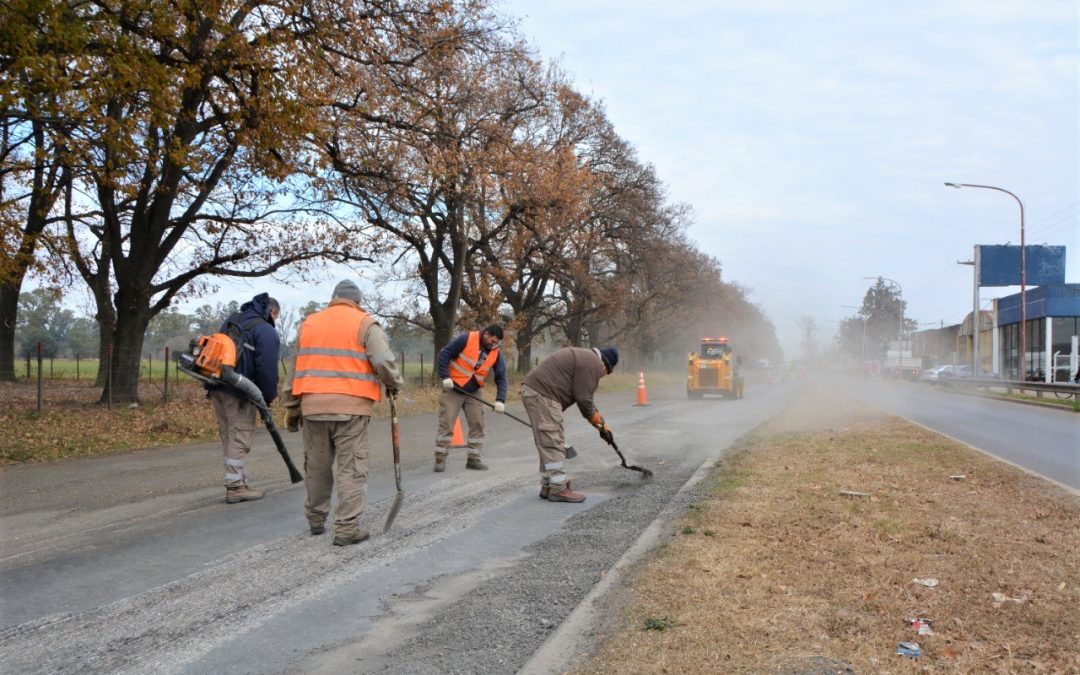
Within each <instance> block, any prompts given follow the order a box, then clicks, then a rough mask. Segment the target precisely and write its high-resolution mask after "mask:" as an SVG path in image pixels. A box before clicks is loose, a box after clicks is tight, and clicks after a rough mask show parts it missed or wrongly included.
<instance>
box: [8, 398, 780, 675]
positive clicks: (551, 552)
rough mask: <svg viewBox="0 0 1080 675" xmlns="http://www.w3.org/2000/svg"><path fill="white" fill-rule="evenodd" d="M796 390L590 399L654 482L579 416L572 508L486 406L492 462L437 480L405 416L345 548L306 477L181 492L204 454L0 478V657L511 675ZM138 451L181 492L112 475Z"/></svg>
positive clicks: (88, 666) (73, 668)
mask: <svg viewBox="0 0 1080 675" xmlns="http://www.w3.org/2000/svg"><path fill="white" fill-rule="evenodd" d="M792 393H793V392H792V388H791V387H790V386H786V385H785V386H773V387H760V388H759V390H758V392H757V393H756V394H755V392H754V388H753V387H751V388H750V389H748V392H747V398H746V399H744V400H742V401H719V400H706V401H702V402H688V401H686V400H685V399H684V398H683V395H682V392H679V391H675V390H672V391H668V392H664V391H653V392H650V395H651V399H652V402H653V405H652V406H650V407H647V408H635V407H633V406H631V405H630V403H631V401H632V396H633V393H632V392H630V393H625V394H614V395H609V396H607V397H604V398H602V399H601V401H600V404H601V408H602V409H603V410H604V412H605V416H606V417H607V418H608V419H609V420H610V421H611V423H612V425H613V427H614V428H615V430H616V434H617V435H618V437H619V439H620V447H622V448H623V450H624V453H625V454H626V455H627V459H628V461H629V462H630V463H637V464H642V465H645V466H648V467H650V468H652V469H653V470H654V471H655V476H654V478H653V479H652V480H648V481H643V480H641V478H640V476H639V474H637V473H635V472H630V471H627V470H625V469H622V468H620V467H618V465H617V458H616V457H615V455H614V453H613V452H611V451H610V449H608V448H605V447H603V446H602V444H601V443H600V442H599V440H597V439H596V437H595V432H593V431H592V430H591V429H588V427H587V425H584V424H583V423H581V422H579V421H577V420H571V421H570V423H569V427H568V428H569V430H570V438H569V439H568V440H569V441H570V442H572V443H573V444H574V445H575V446H576V447H577V448H578V451H579V453H580V456H579V457H578V458H577V459H575V460H574V461H573V462H572V463H571V469H572V474H573V476H574V481H575V487H576V488H578V489H580V490H582V491H584V492H585V493H586V494H588V495H589V499H588V500H587V501H586V502H585V503H584V504H554V503H548V502H546V501H544V500H541V499H538V498H537V476H536V461H537V460H536V456H535V451H534V450H533V449H532V448H531V444H529V443H528V441H529V440H530V439H528V437H527V436H524V438H523V434H522V432H521V430H520V429H519V428H517V426H516V425H514V424H513V423H512V422H510V421H507V420H506V419H505V418H497V417H495V416H493V415H492V416H489V418H488V419H489V421H490V423H489V427H490V428H489V432H488V437H489V444H488V448H487V449H486V450H485V457H486V461H488V462H489V463H490V464H491V465H492V466H493V469H492V470H491V471H488V472H483V473H478V472H471V471H470V472H466V471H465V470H464V468H463V466H459V465H458V464H461V465H463V464H464V457H460V458H458V457H456V456H452V458H451V464H450V467H449V469H448V471H447V472H446V473H445V474H433V473H432V472H431V469H430V461H431V459H430V457H431V454H430V453H431V450H430V449H429V448H430V443H431V440H430V439H431V435H432V433H433V428H432V427H433V422H432V420H431V419H430V418H425V417H419V418H412V419H406V420H404V423H403V447H404V448H406V455H405V458H404V466H405V469H406V471H405V477H404V484H405V492H406V498H405V502H404V506H403V508H402V510H401V513H400V514H399V516H398V518H397V520H396V521H395V524H394V528H393V529H392V530H391V531H390V532H389V533H386V534H382V533H381V529H382V523H383V519H384V518H385V515H386V510H387V509H388V508H389V505H390V502H391V498H392V496H393V479H392V476H391V474H389V473H388V472H387V466H386V464H385V461H383V462H382V463H381V464H379V463H376V466H375V468H374V472H373V475H372V478H371V484H370V503H369V507H368V509H367V511H366V512H365V515H364V522H363V523H362V524H363V526H365V527H368V528H369V529H371V530H372V531H373V532H375V533H376V535H375V536H374V537H373V538H372V540H371V541H369V542H366V543H363V544H360V545H358V546H350V547H344V548H342V547H333V546H331V545H330V535H325V536H323V537H311V536H309V535H308V534H307V532H306V527H305V523H304V521H303V517H302V501H303V491H302V488H297V487H293V486H289V485H288V483H287V481H285V480H282V479H280V478H279V479H277V480H276V481H266V482H261V483H260V486H265V487H267V488H269V491H268V496H267V498H266V499H264V500H262V501H260V502H252V503H248V504H244V505H240V507H239V508H238V507H226V506H224V505H223V504H221V503H220V495H219V494H218V493H219V491H220V488H215V487H209V488H202V487H199V486H188V487H185V485H187V484H186V483H185V479H183V478H182V477H183V476H185V475H188V474H190V473H191V472H193V471H195V469H194V467H196V466H199V467H202V466H204V465H205V464H206V463H207V461H208V460H207V454H208V453H209V454H210V456H211V457H212V456H213V453H214V452H215V450H214V449H213V448H212V447H209V448H208V447H203V448H199V449H197V450H184V449H176V450H175V452H174V453H171V454H170V455H169V461H168V462H163V461H162V459H161V457H162V455H160V454H155V453H152V452H147V453H133V454H131V455H129V456H128V459H127V464H124V463H123V460H118V459H117V458H107V459H102V460H100V461H99V462H86V463H82V464H81V465H79V466H78V467H77V468H78V469H79V470H78V471H72V469H71V464H72V463H61V464H57V465H53V466H51V467H50V466H41V467H20V468H19V470H18V471H15V472H6V473H0V486H2V487H3V489H4V491H5V493H6V494H5V496H4V497H3V498H2V502H0V505H2V506H3V509H4V510H3V513H2V515H0V528H2V529H0V531H2V532H3V534H4V536H3V540H2V543H3V549H2V550H0V617H2V622H0V662H2V663H4V668H5V671H7V672H20V673H24V672H25V673H36V672H42V673H66V672H79V673H84V672H115V673H128V672H130V673H136V672H139V673H145V672H165V673H216V672H229V673H230V675H241V674H243V673H279V672H303V673H309V672H335V673H337V672H378V673H513V672H516V671H518V670H519V669H520V668H522V667H523V666H524V665H525V664H526V663H529V662H530V659H532V658H533V656H534V654H535V653H536V652H537V650H538V649H539V648H540V647H541V645H544V643H545V641H546V640H548V639H549V638H550V637H551V636H552V635H556V637H555V638H554V639H553V641H554V642H556V643H558V642H560V641H563V640H565V638H562V637H559V631H558V629H559V627H560V625H561V624H563V622H564V621H565V620H566V618H567V617H568V616H570V615H571V613H572V612H574V610H575V608H576V607H577V606H578V604H579V603H580V602H581V600H582V599H583V598H585V597H586V596H587V595H588V594H589V593H590V592H591V591H592V590H593V589H594V587H596V586H597V584H598V582H600V580H601V579H604V578H605V575H606V574H611V570H612V568H613V566H615V565H616V563H617V562H619V561H620V558H622V557H623V555H624V553H625V552H626V551H627V549H628V548H630V547H631V546H632V545H634V543H635V542H637V541H638V540H639V537H641V534H642V532H645V531H646V530H647V528H649V526H650V524H651V523H654V521H656V519H657V517H658V515H659V516H660V518H661V521H660V522H661V523H664V522H667V520H668V519H670V518H671V517H672V515H673V514H677V513H679V512H681V511H682V510H683V509H684V508H685V505H686V503H687V502H689V501H691V500H693V499H695V498H696V497H697V492H696V490H697V489H695V490H690V491H684V492H682V493H680V492H679V490H680V488H681V487H682V486H683V485H684V484H685V483H686V481H687V479H688V478H690V476H691V475H693V474H694V472H695V471H696V470H697V469H698V468H699V467H701V466H702V465H703V464H704V463H709V462H711V460H712V459H713V458H715V457H717V456H719V455H720V454H722V452H723V451H724V449H725V448H727V447H729V446H730V444H731V443H732V442H733V441H734V440H735V439H736V438H738V437H739V436H741V435H742V434H744V433H746V432H748V431H750V430H751V429H753V428H754V427H756V426H757V425H758V424H760V423H761V422H763V421H764V420H765V419H767V418H768V417H769V416H771V415H772V414H773V413H774V412H775V411H777V410H779V409H780V408H781V407H782V406H783V404H784V401H785V400H786V399H787V398H788V397H789V396H790V395H791V394H792ZM382 431H383V430H378V431H376V432H375V433H373V453H376V454H379V455H382V454H385V453H386V449H385V448H382V447H381V445H386V443H385V439H383V438H382ZM272 452H273V451H272V450H269V449H268V448H265V447H264V448H261V449H260V451H259V453H258V454H259V455H260V456H261V457H262V458H263V460H264V462H265V461H269V459H272V458H273V454H271V453H272ZM295 454H296V455H297V456H299V452H296V453H295ZM218 457H220V455H218ZM458 459H460V460H461V461H460V462H458V461H457V460H458ZM218 461H220V460H218ZM147 463H148V464H151V465H153V467H154V468H153V470H152V471H153V472H154V473H155V475H164V481H163V482H164V483H165V484H168V485H170V486H175V487H170V489H169V490H167V491H165V492H164V493H161V494H155V493H150V494H144V492H145V491H143V490H140V489H137V487H131V486H126V487H125V484H124V483H123V480H122V475H123V474H125V473H129V471H122V470H119V469H120V468H121V467H124V468H127V469H130V472H133V473H134V474H135V475H140V476H141V475H143V474H144V473H147V472H150V471H151V470H150V469H143V468H141V467H143V466H144V464H147ZM265 466H266V470H267V471H274V472H275V475H276V473H280V471H279V469H280V467H277V466H276V465H275V464H273V463H272V462H270V463H267V464H265ZM200 470H201V469H200ZM95 471H99V472H100V473H99V474H95V473H94V472H95ZM88 474H90V475H94V476H95V479H94V480H92V481H87V480H86V476H87V475H88ZM114 476H115V477H114ZM174 478H175V480H174ZM110 481H116V485H115V486H113V485H110ZM698 489H704V486H701V487H700V488H698ZM79 490H91V491H93V492H94V493H95V496H94V497H92V498H91V497H90V496H89V495H88V496H87V498H86V500H85V503H88V504H92V507H88V508H86V509H80V508H79V507H78V505H79V504H80V503H83V500H81V499H80V497H79V495H78V494H77V492H78V491H79ZM110 496H113V498H112V499H110ZM28 505H29V506H28ZM59 512H63V513H64V517H62V518H57V517H56V516H57V513H59ZM652 529H653V530H655V526H654V527H653V528H652ZM661 531H662V530H661ZM669 534H670V533H669ZM601 586H603V584H601ZM567 625H570V624H567ZM549 646H550V644H549ZM553 652H554V653H559V649H558V645H557V644H556V648H555V649H554V650H553ZM534 665H535V663H534ZM550 665H551V667H553V668H555V667H558V665H559V664H555V663H552V664H550Z"/></svg>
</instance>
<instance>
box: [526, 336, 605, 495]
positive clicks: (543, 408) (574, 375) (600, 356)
mask: <svg viewBox="0 0 1080 675" xmlns="http://www.w3.org/2000/svg"><path fill="white" fill-rule="evenodd" d="M618 362H619V350H618V349H616V348H615V347H602V348H600V349H584V348H581V347H564V348H562V349H559V350H557V351H555V352H553V353H552V354H550V355H549V356H547V358H545V359H544V360H543V361H541V362H540V365H538V366H536V367H535V368H533V369H532V370H531V371H529V374H528V375H526V376H525V380H524V381H523V382H522V384H521V403H522V405H524V406H525V412H526V413H528V415H529V420H530V421H531V422H532V428H533V440H534V441H535V443H536V449H537V451H538V452H539V453H540V476H541V479H540V497H542V498H543V499H546V500H548V501H549V502H571V503H578V502H583V501H585V495H584V494H582V493H580V492H574V491H573V490H572V489H571V487H570V476H568V475H567V473H566V451H565V450H564V449H563V448H564V444H563V435H564V434H563V411H564V410H566V409H567V408H569V407H570V406H571V405H574V404H575V403H576V404H577V407H578V411H579V412H581V416H582V417H584V418H585V419H587V420H588V421H589V424H591V425H593V426H594V427H596V430H597V431H599V432H600V438H602V439H603V440H604V441H605V442H606V443H608V444H610V443H612V441H613V439H614V434H613V433H612V431H611V427H609V426H608V425H607V423H606V422H604V417H603V416H602V415H601V414H600V411H599V410H597V409H596V405H595V404H594V403H593V396H594V395H595V394H596V388H597V387H599V386H600V378H602V377H603V376H605V375H610V374H611V371H612V370H614V369H615V365H616V364H617V363H618Z"/></svg>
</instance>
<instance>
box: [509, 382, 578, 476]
mask: <svg viewBox="0 0 1080 675" xmlns="http://www.w3.org/2000/svg"><path fill="white" fill-rule="evenodd" d="M521 403H522V405H524V406H525V412H526V413H527V414H528V415H529V422H531V423H532V432H533V442H534V443H536V450H537V452H539V453H540V475H541V476H542V477H543V478H542V479H541V483H542V484H544V485H549V486H550V489H551V491H552V492H562V491H563V489H564V488H565V487H566V481H568V480H569V479H570V476H568V475H567V473H566V450H565V449H564V443H563V440H564V438H563V410H562V405H561V404H560V403H559V402H558V401H555V400H552V399H550V398H547V397H546V396H543V395H541V394H540V393H538V392H537V391H536V390H535V389H533V388H532V387H530V386H528V385H525V384H523V385H521Z"/></svg>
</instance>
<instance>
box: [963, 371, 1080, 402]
mask: <svg viewBox="0 0 1080 675" xmlns="http://www.w3.org/2000/svg"><path fill="white" fill-rule="evenodd" d="M943 383H944V384H946V385H947V386H949V387H968V388H975V389H1004V390H1005V393H1006V394H1011V393H1013V392H1014V391H1016V392H1022V391H1033V392H1035V397H1036V398H1042V397H1043V395H1044V394H1053V395H1054V396H1055V397H1056V398H1059V399H1070V398H1071V399H1072V400H1073V402H1074V403H1077V404H1080V384H1062V383H1060V382H1050V383H1047V382H1022V381H1020V380H997V379H993V378H988V377H953V378H949V379H947V380H945V381H944V382H943Z"/></svg>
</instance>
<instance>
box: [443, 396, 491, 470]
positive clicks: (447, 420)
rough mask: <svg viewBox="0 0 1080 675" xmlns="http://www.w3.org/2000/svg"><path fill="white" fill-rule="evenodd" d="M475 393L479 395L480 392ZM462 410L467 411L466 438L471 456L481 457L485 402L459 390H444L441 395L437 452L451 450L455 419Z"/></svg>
mask: <svg viewBox="0 0 1080 675" xmlns="http://www.w3.org/2000/svg"><path fill="white" fill-rule="evenodd" d="M474 395H475V396H479V395H480V393H479V392H477V393H476V394H474ZM462 410H464V411H465V426H466V427H467V428H468V430H467V431H466V432H465V439H466V443H467V444H468V446H469V457H479V456H480V449H481V448H483V447H484V404H483V403H481V402H480V401H477V400H476V399H474V398H469V397H468V396H466V395H465V394H462V393H461V392H459V391H446V390H443V393H442V396H440V397H439V433H438V434H437V435H436V436H435V445H436V447H438V448H439V449H438V450H436V452H439V453H441V454H445V453H446V452H448V451H449V448H450V442H451V440H452V439H453V438H454V420H456V419H457V418H458V415H459V414H460V413H461V411H462Z"/></svg>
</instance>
